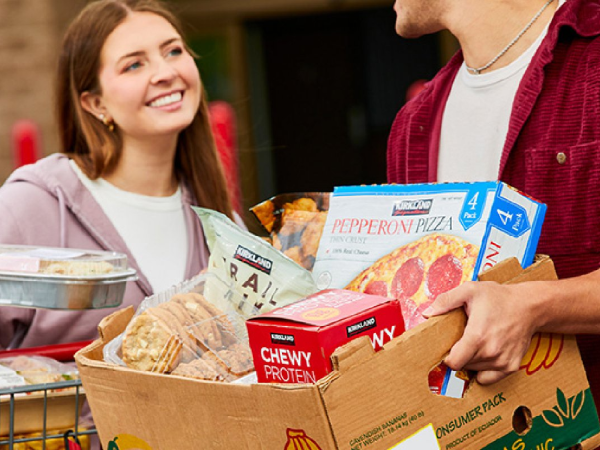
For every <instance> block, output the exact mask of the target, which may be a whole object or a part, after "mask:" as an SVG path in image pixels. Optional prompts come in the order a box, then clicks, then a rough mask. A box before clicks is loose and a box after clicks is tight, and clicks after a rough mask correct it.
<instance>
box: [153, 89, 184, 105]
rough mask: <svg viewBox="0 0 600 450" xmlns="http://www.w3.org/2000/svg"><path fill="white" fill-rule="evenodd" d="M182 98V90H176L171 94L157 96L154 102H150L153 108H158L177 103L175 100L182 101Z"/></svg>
mask: <svg viewBox="0 0 600 450" xmlns="http://www.w3.org/2000/svg"><path fill="white" fill-rule="evenodd" d="M181 98H182V95H181V92H176V93H174V94H171V95H166V96H164V97H161V98H157V99H156V100H154V101H153V102H152V103H150V106H151V107H152V108H158V107H161V106H166V105H170V104H171V103H175V102H179V101H181Z"/></svg>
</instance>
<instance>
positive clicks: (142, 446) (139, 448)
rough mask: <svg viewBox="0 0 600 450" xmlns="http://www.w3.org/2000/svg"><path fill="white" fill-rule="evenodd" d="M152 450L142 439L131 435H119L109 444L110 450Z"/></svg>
mask: <svg viewBox="0 0 600 450" xmlns="http://www.w3.org/2000/svg"><path fill="white" fill-rule="evenodd" d="M129 449H131V450H133V449H135V450H152V448H151V447H150V446H149V445H148V444H147V443H146V442H144V441H143V440H142V439H140V438H138V437H136V436H133V435H131V434H118V435H117V436H115V438H114V439H113V440H112V441H110V442H109V443H108V450H129Z"/></svg>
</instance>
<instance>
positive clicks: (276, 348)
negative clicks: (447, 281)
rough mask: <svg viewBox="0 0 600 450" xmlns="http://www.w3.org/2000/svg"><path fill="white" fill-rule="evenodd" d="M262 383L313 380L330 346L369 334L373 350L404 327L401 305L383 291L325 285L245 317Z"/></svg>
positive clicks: (323, 369) (327, 368)
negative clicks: (288, 302)
mask: <svg viewBox="0 0 600 450" xmlns="http://www.w3.org/2000/svg"><path fill="white" fill-rule="evenodd" d="M246 326H247V328H248V339H249V340H250V347H251V348H252V355H253V358H254V367H255V368H256V375H257V378H258V381H259V382H261V383H315V382H316V381H317V380H319V379H321V378H323V377H324V376H325V375H327V374H328V373H329V372H331V369H332V368H333V367H332V364H331V354H332V353H333V352H334V350H335V349H337V348H338V347H341V346H342V345H344V344H346V343H347V342H349V341H351V340H353V339H357V338H359V337H361V336H368V337H369V339H370V341H371V344H372V345H373V348H374V349H375V350H379V349H381V347H382V346H383V344H385V343H386V342H389V341H391V340H392V338H394V337H396V336H399V335H401V334H402V333H403V332H404V320H403V319H402V313H401V312H400V305H399V304H398V301H396V300H390V299H389V298H386V297H378V296H375V295H368V294H361V293H358V292H351V291H345V290H341V289H330V290H327V291H322V292H319V293H317V294H313V295H311V296H309V297H307V298H306V299H304V300H301V301H299V302H297V303H293V304H291V305H288V306H284V307H282V308H278V309H276V310H274V311H272V312H270V313H267V314H261V315H260V316H256V317H253V318H251V319H250V320H248V321H247V322H246Z"/></svg>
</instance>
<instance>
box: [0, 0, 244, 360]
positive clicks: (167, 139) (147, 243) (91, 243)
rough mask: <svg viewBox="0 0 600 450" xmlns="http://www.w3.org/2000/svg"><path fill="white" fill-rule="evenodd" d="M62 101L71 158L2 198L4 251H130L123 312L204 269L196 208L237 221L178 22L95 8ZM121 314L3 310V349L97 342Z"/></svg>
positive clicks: (34, 169)
mask: <svg viewBox="0 0 600 450" xmlns="http://www.w3.org/2000/svg"><path fill="white" fill-rule="evenodd" d="M55 94H56V101H57V112H58V122H59V134H60V137H61V142H62V153H61V154H54V155H51V156H49V157H47V158H45V159H43V160H41V161H39V162H38V163H36V164H33V165H29V166H26V167H23V168H21V169H19V170H17V171H15V172H14V173H13V174H12V175H11V177H10V178H9V180H8V181H7V182H6V184H5V185H4V186H3V187H2V188H1V189H0V214H2V216H3V220H2V222H1V223H0V242H2V243H5V244H28V245H38V246H49V247H71V248H80V249H89V250H111V251H117V252H122V253H125V254H126V255H127V256H128V262H129V266H131V267H133V268H135V269H136V270H137V273H138V280H137V281H131V282H128V286H127V289H126V292H125V300H124V305H133V306H137V305H138V304H139V303H140V302H141V300H142V299H143V298H144V297H146V296H148V295H151V294H153V293H155V292H159V291H162V290H165V289H167V288H169V287H171V286H172V285H174V284H177V283H179V282H181V281H183V280H185V279H188V278H191V277H192V276H194V275H196V274H197V273H198V272H200V271H201V270H202V269H203V268H204V267H205V266H206V264H207V260H208V250H207V248H206V244H205V242H204V236H203V232H202V228H201V224H200V222H199V221H198V220H197V218H195V215H193V212H192V210H191V208H190V206H192V205H197V206H202V207H206V208H211V209H214V210H217V211H220V212H222V213H224V214H227V215H228V216H230V217H232V218H236V219H238V218H237V217H235V216H234V214H233V212H232V209H231V206H230V200H229V195H228V192H227V187H226V183H225V179H224V176H223V172H222V169H221V166H220V162H219V158H218V155H217V151H216V148H215V144H214V139H213V135H212V132H211V127H210V124H209V120H208V109H207V100H206V95H205V93H204V91H203V86H202V82H201V79H200V74H199V72H198V69H197V67H196V64H195V62H194V56H193V55H192V54H191V52H190V51H189V49H188V47H187V44H186V43H185V41H184V38H183V35H182V32H181V27H180V25H179V22H178V21H177V20H176V18H175V17H174V16H173V15H172V13H170V12H169V11H168V10H167V9H166V8H165V6H164V4H162V3H160V2H159V1H156V0H96V1H93V2H91V3H89V4H88V6H87V7H86V8H84V9H83V11H82V12H81V13H80V14H79V16H78V17H77V18H75V20H74V21H73V22H72V24H71V25H70V27H69V28H68V30H67V32H66V35H65V38H64V42H63V47H62V51H61V54H60V59H59V62H58V77H57V89H56V93H55ZM238 222H239V220H238ZM240 224H241V222H240ZM241 225H243V224H241ZM111 312H112V311H111V310H95V311H77V312H75V311H72V312H56V311H43V310H24V309H20V310H18V309H11V308H2V314H1V315H0V349H3V348H15V347H32V346H38V345H48V344H56V343H61V342H71V341H83V340H88V339H92V338H94V337H95V336H96V327H97V325H98V323H99V322H100V320H101V319H102V318H103V317H104V316H106V315H108V314H110V313H111Z"/></svg>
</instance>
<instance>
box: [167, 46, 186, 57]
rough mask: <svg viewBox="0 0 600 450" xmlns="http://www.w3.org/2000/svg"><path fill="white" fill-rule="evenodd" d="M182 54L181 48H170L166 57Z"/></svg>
mask: <svg viewBox="0 0 600 450" xmlns="http://www.w3.org/2000/svg"><path fill="white" fill-rule="evenodd" d="M182 53H183V49H182V48H181V47H176V48H172V49H171V50H169V52H168V55H169V56H179V55H181V54H182Z"/></svg>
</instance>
